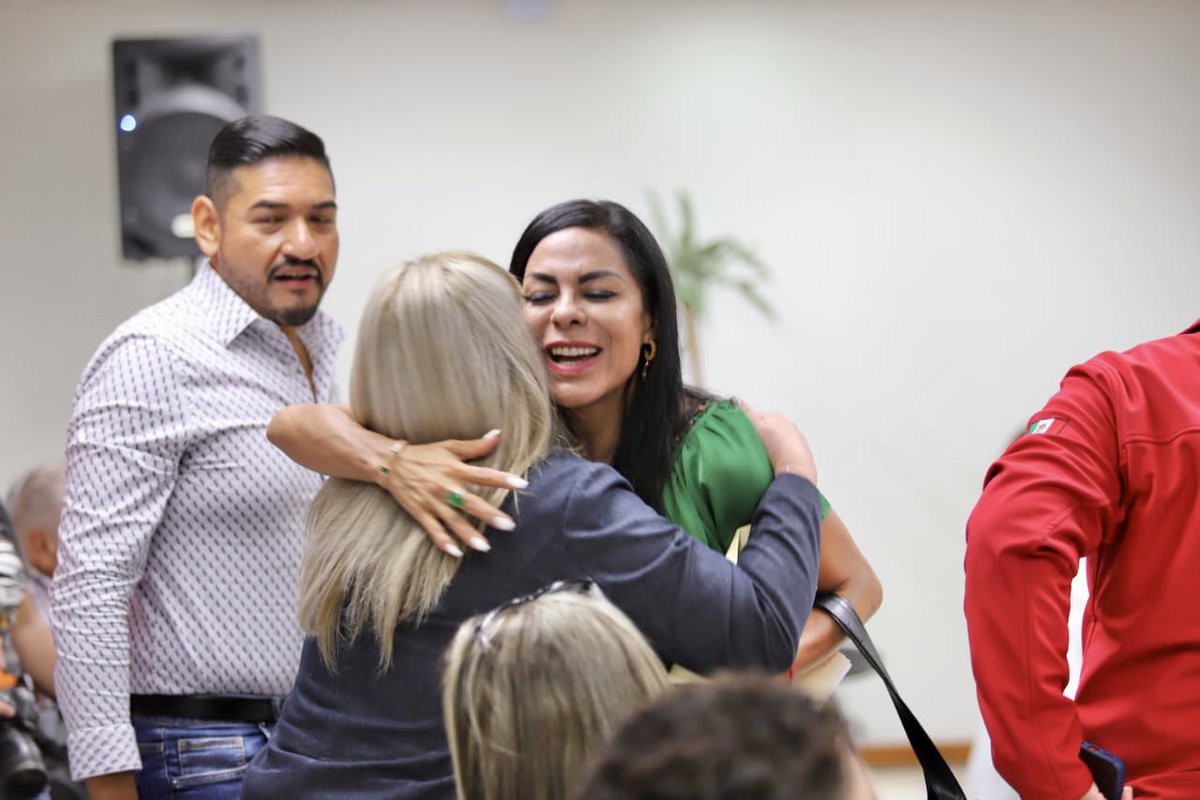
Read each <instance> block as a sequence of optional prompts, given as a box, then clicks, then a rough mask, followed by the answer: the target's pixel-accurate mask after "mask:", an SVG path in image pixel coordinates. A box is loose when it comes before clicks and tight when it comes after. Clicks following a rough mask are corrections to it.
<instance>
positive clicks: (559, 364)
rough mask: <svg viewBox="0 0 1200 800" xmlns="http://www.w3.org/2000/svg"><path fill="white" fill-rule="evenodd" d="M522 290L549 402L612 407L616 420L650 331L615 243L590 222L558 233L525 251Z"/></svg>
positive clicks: (584, 407)
mask: <svg viewBox="0 0 1200 800" xmlns="http://www.w3.org/2000/svg"><path fill="white" fill-rule="evenodd" d="M521 290H522V293H523V294H524V296H525V321H526V322H527V323H529V328H530V330H532V331H533V334H534V336H535V337H536V338H537V340H538V343H539V344H540V345H541V346H542V351H543V353H544V354H545V358H546V366H547V367H548V369H549V370H550V378H551V386H552V388H553V393H554V400H555V402H556V403H558V405H559V406H560V407H561V408H565V409H570V410H571V411H573V412H577V413H580V412H582V413H586V412H588V411H591V410H595V409H600V408H605V409H607V408H610V407H611V409H612V413H613V414H615V415H617V417H618V418H619V416H620V413H621V409H622V407H623V404H624V400H625V386H626V384H627V383H628V381H629V379H630V377H631V376H632V375H633V374H634V372H635V371H636V370H637V367H638V364H639V362H640V359H641V350H642V345H643V343H645V342H648V341H649V340H650V339H651V336H652V329H653V324H652V321H651V319H650V317H649V315H648V314H647V313H646V311H645V309H644V307H643V299H642V289H641V287H640V286H639V285H638V282H637V279H636V278H635V277H634V275H633V272H632V271H630V269H629V265H628V264H627V263H626V261H625V254H624V253H623V252H622V250H621V246H620V245H619V244H618V243H617V241H616V240H615V239H613V238H612V237H611V236H609V235H608V234H606V233H602V232H599V231H594V230H590V229H588V228H564V229H563V230H560V231H556V232H554V233H552V234H550V235H549V236H547V237H546V238H544V239H542V240H541V241H540V242H539V243H538V245H537V247H535V248H534V250H533V253H531V254H530V256H529V263H528V264H527V266H526V267H525V278H524V281H523V282H522V284H521Z"/></svg>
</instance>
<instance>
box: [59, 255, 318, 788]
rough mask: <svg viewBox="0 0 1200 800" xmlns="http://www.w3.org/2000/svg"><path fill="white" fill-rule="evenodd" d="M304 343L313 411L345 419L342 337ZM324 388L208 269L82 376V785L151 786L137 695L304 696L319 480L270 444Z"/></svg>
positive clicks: (74, 715) (75, 674) (311, 328)
mask: <svg viewBox="0 0 1200 800" xmlns="http://www.w3.org/2000/svg"><path fill="white" fill-rule="evenodd" d="M298 332H299V334H300V338H301V341H303V342H304V344H305V346H306V347H307V349H308V352H309V356H310V357H311V359H312V366H313V373H312V381H313V386H315V389H316V396H315V399H316V400H318V401H321V402H328V401H331V400H333V399H334V394H335V390H334V377H333V373H334V356H335V353H336V350H337V346H338V344H339V343H340V341H341V331H340V329H339V328H338V326H337V324H336V323H335V322H333V320H332V319H330V318H329V317H328V316H326V315H325V314H323V313H320V312H318V314H317V315H316V316H315V317H314V318H313V319H312V320H311V321H310V322H309V323H308V324H307V325H304V326H303V327H301V328H299V330H298ZM313 386H310V384H309V381H308V377H307V376H306V375H305V372H304V368H303V367H302V366H301V363H300V359H299V358H298V357H297V355H296V352H295V350H294V349H293V348H292V345H291V343H290V342H289V341H288V339H287V337H286V336H285V335H284V333H283V331H282V330H280V328H279V327H278V326H277V325H275V324H274V323H272V322H270V321H269V320H266V319H264V318H263V317H260V316H259V315H258V314H257V313H255V311H254V310H253V309H251V308H250V306H248V305H247V304H246V303H245V301H243V300H242V299H241V297H239V296H238V295H237V294H236V293H235V292H234V291H233V290H232V289H231V288H229V286H228V285H227V284H226V283H225V282H224V281H223V280H222V279H221V278H220V276H218V275H217V273H216V272H215V271H213V269H212V267H211V266H210V265H207V264H206V265H204V266H203V267H201V268H200V270H199V271H198V273H197V275H196V278H195V279H194V280H193V281H192V282H191V283H190V284H189V285H188V286H187V287H186V288H184V289H183V290H181V291H179V292H177V293H176V294H174V295H172V296H171V297H169V298H167V299H166V300H163V301H162V302H160V303H158V304H156V305H153V306H151V307H150V308H147V309H145V310H143V311H141V312H140V313H138V314H137V315H135V316H134V317H133V318H131V319H130V320H128V321H127V322H125V323H124V324H122V325H121V326H120V327H119V328H117V330H116V331H115V332H114V333H113V334H112V335H111V336H109V337H108V339H106V340H105V341H104V343H103V344H102V345H101V346H100V349H99V350H98V351H97V352H96V355H95V356H93V358H92V360H91V362H90V363H89V364H88V366H87V368H86V369H85V370H84V373H83V377H82V378H81V379H80V382H79V388H78V389H77V391H76V396H75V407H74V411H73V413H72V417H71V424H70V428H69V431H68V442H67V460H68V469H67V493H66V503H65V507H64V511H63V517H62V524H61V527H60V532H59V536H60V549H59V563H58V569H57V571H56V573H55V577H54V584H53V589H52V593H53V606H52V608H53V611H52V619H53V625H54V633H55V639H56V642H57V645H58V653H59V655H58V666H57V670H56V684H57V689H58V702H59V705H60V706H61V708H62V711H63V715H64V717H65V718H66V721H67V726H68V730H69V734H70V735H69V740H68V747H69V751H70V757H71V771H72V774H73V775H74V776H75V778H76V779H83V778H86V777H90V776H93V775H102V774H107V773H111V772H120V771H125V770H136V769H138V768H140V766H141V760H140V758H139V756H138V748H137V743H136V740H135V738H134V733H133V727H132V725H131V724H130V716H129V695H130V694H131V693H132V694H197V693H213V694H256V695H283V694H285V693H286V692H287V691H288V689H289V688H290V687H291V684H292V680H293V679H294V677H295V674H296V666H297V664H298V661H299V655H300V647H301V643H302V638H303V637H302V635H301V632H300V630H299V627H298V626H297V623H296V580H297V575H298V573H299V564H300V556H301V551H302V548H303V541H304V524H303V520H304V514H305V511H306V509H307V506H308V503H309V501H310V500H311V499H312V497H313V495H314V493H315V492H316V491H317V489H318V488H319V487H320V484H321V478H320V477H319V476H318V475H316V474H315V473H312V472H310V471H308V470H306V469H304V468H303V467H300V466H298V465H297V464H294V463H293V462H292V461H290V460H289V459H288V458H287V456H285V455H284V454H283V453H282V452H280V451H279V450H277V449H276V448H274V447H273V446H272V445H271V444H270V443H269V442H268V441H267V437H266V428H267V423H268V422H270V420H271V417H272V416H273V415H274V414H275V412H277V411H279V409H281V408H283V407H284V406H286V405H288V404H289V403H298V402H312V401H313V400H314V394H313Z"/></svg>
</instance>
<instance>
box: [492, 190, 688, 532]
mask: <svg viewBox="0 0 1200 800" xmlns="http://www.w3.org/2000/svg"><path fill="white" fill-rule="evenodd" d="M565 228H586V229H588V230H593V231H598V232H601V233H606V234H608V235H609V236H611V237H612V238H613V240H614V241H616V242H617V243H618V244H619V245H620V246H621V252H622V253H623V254H624V256H625V261H626V262H627V263H628V265H629V270H630V272H632V273H633V277H634V278H635V279H636V280H637V282H638V285H639V286H640V287H641V289H642V308H643V310H644V311H645V312H646V313H647V314H649V316H650V319H651V320H652V321H653V323H654V338H655V339H656V340H657V343H658V354H657V356H656V357H655V359H654V361H653V363H651V365H650V368H649V370H648V371H647V374H646V380H645V381H643V380H642V379H641V369H642V366H643V365H644V363H645V362H644V361H643V360H640V359H639V361H638V365H637V368H636V369H635V370H634V372H633V375H631V376H630V377H629V384H630V385H631V389H630V398H629V405H628V406H627V407H626V409H625V418H624V420H623V422H622V425H621V433H620V435H619V437H618V438H617V450H616V453H615V454H614V456H613V461H612V466H613V467H614V468H615V469H616V470H617V472H620V473H621V474H622V475H624V476H625V478H626V479H627V480H628V481H629V482H630V483H631V484H633V490H634V491H635V492H637V493H638V495H639V496H640V497H641V498H642V499H643V500H645V501H646V503H647V504H648V505H649V506H651V507H652V508H654V509H655V510H657V511H659V512H661V511H662V488H663V483H664V482H665V481H666V479H667V473H668V472H670V470H671V463H672V460H673V459H674V456H675V447H676V436H677V435H678V434H680V433H681V432H682V429H683V426H684V423H685V421H686V410H685V407H686V405H687V404H686V397H685V390H684V386H683V370H682V367H681V366H680V358H679V322H678V319H677V317H676V313H675V286H674V284H672V283H671V272H670V270H669V269H668V268H667V259H666V257H665V256H663V252H662V249H661V248H660V247H659V246H658V242H657V241H656V240H655V239H654V235H653V234H652V233H650V230H649V229H648V228H647V227H646V225H645V224H644V223H643V222H642V221H641V220H640V219H638V218H637V217H636V216H635V215H634V214H633V212H631V211H630V210H629V209H627V208H625V207H624V206H622V205H620V204H618V203H613V202H611V201H608V200H602V201H599V202H597V201H592V200H570V201H568V202H566V203H559V204H558V205H556V206H552V207H551V208H548V209H546V210H545V211H543V212H542V213H540V214H538V215H537V216H536V217H534V218H533V222H530V223H529V226H528V227H527V228H525V232H524V233H522V234H521V239H520V240H519V241H518V242H517V246H516V247H515V248H513V254H512V263H511V264H510V266H509V272H511V273H512V274H513V275H514V276H516V278H517V280H518V281H523V280H524V279H525V267H526V265H528V263H529V256H530V255H531V254H532V253H533V251H534V248H536V247H537V246H538V243H539V242H541V241H542V239H545V238H546V237H547V236H549V235H550V234H552V233H556V232H557V231H561V230H563V229H565Z"/></svg>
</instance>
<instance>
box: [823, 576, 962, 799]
mask: <svg viewBox="0 0 1200 800" xmlns="http://www.w3.org/2000/svg"><path fill="white" fill-rule="evenodd" d="M817 607H818V608H822V609H824V610H825V611H828V612H829V614H830V616H832V617H833V620H834V622H836V623H837V624H838V627H839V628H841V629H842V632H843V633H845V634H846V636H847V638H849V639H850V641H852V642H854V646H855V647H857V648H858V652H860V653H862V655H863V658H865V659H866V660H867V663H868V664H870V665H871V669H873V670H875V671H876V672H877V673H879V677H880V678H883V684H884V686H886V687H887V690H888V694H889V695H891V697H892V704H893V705H895V706H896V713H897V714H899V715H900V723H901V724H902V725H903V726H904V732H905V733H906V734H908V741H909V744H911V745H912V749H913V752H914V753H916V754H917V760H918V761H920V762H921V770H922V771H923V772H924V773H925V791H926V792H927V793H928V796H929V800H967V796H966V795H965V794H964V793H963V790H962V787H961V786H959V784H958V779H957V778H955V777H954V773H953V772H951V771H950V765H949V764H947V763H946V759H944V758H942V754H941V753H940V752H938V749H937V747H935V746H934V744H933V740H931V739H930V738H929V734H927V733H925V729H924V728H922V727H921V723H920V722H918V721H917V718H916V716H915V715H914V714H913V713H912V712H911V711H909V710H908V706H907V705H906V704H905V702H904V700H903V698H901V697H900V692H898V691H896V685H895V684H894V683H892V678H891V676H890V675H888V672H887V670H886V669H885V668H884V666H883V660H882V659H881V658H880V657H879V653H878V651H876V650H875V645H874V643H872V642H871V637H870V636H869V635H868V634H867V629H866V628H865V627H864V626H863V624H862V620H861V619H859V618H858V613H857V612H855V610H854V607H853V606H851V605H850V603H849V602H847V601H846V599H845V598H844V597H842V596H840V595H836V594H832V593H826V594H821V595H818V596H817Z"/></svg>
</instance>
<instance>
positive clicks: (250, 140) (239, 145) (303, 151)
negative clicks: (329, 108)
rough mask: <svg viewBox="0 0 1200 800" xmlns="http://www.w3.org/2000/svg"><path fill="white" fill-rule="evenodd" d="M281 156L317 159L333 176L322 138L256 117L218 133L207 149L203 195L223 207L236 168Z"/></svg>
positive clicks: (275, 120)
mask: <svg viewBox="0 0 1200 800" xmlns="http://www.w3.org/2000/svg"><path fill="white" fill-rule="evenodd" d="M282 156H301V157H303V158H312V159H315V160H317V161H319V162H321V163H322V164H323V165H325V169H327V170H329V175H330V178H331V179H332V177H333V170H332V169H331V168H330V166H329V157H328V156H327V155H325V143H324V142H323V141H321V137H320V136H317V135H316V134H315V133H313V132H312V131H310V130H307V129H306V128H301V127H300V126H299V125H297V124H296V123H294V122H288V121H287V120H286V119H281V118H279V117H272V116H268V115H266V114H257V115H254V116H250V117H242V118H241V119H235V120H234V121H233V122H230V123H229V124H228V125H226V126H225V127H224V128H222V129H221V130H220V131H218V132H217V135H216V137H215V138H214V139H213V140H212V144H211V145H209V148H208V176H207V178H206V180H205V183H204V193H205V194H206V195H208V197H209V198H211V199H212V201H213V202H214V203H215V204H216V205H217V206H218V207H221V206H222V205H223V204H224V202H225V198H226V196H227V195H228V192H229V184H230V180H231V178H232V174H233V171H234V170H235V169H236V168H238V167H242V166H246V165H247V164H257V163H259V162H260V161H265V160H266V159H268V158H280V157H282Z"/></svg>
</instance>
